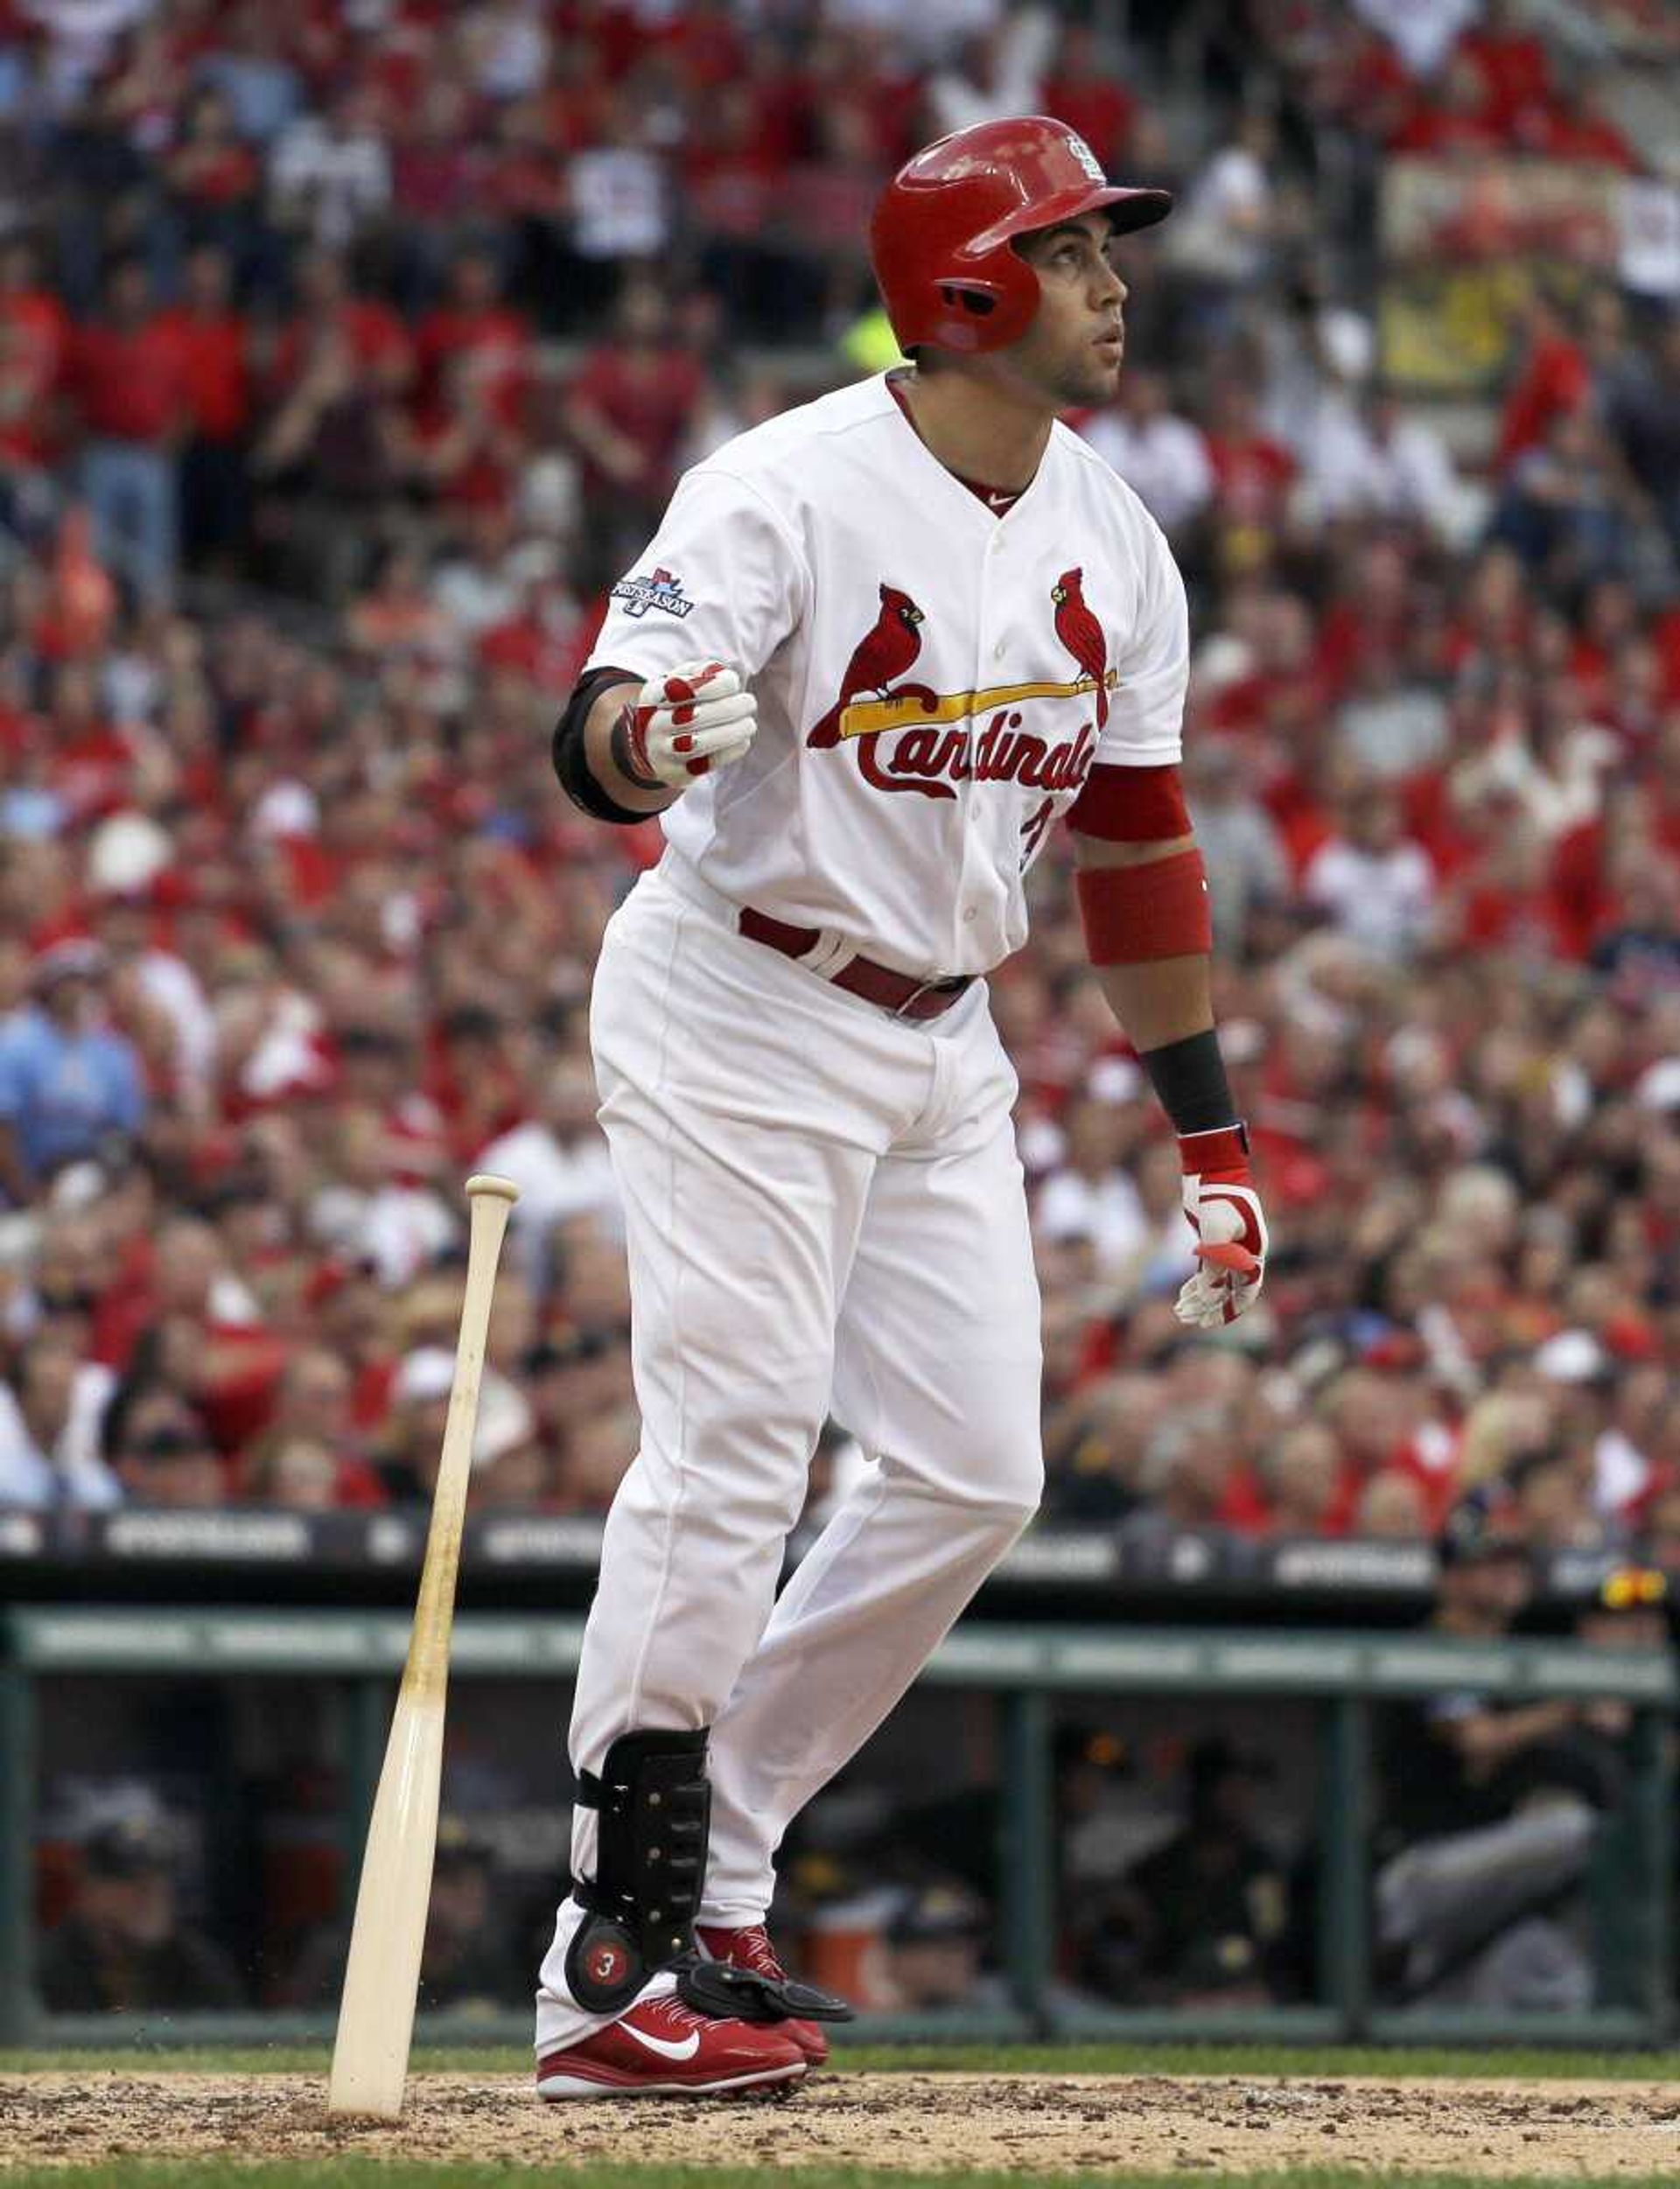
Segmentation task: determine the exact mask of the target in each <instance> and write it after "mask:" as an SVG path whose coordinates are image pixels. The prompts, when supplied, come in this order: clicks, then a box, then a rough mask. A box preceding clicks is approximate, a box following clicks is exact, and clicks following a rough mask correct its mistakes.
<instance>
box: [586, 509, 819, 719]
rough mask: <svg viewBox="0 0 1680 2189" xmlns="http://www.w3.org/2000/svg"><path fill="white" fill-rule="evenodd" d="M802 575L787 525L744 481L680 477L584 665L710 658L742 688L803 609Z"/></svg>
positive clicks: (633, 665) (645, 668)
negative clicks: (727, 668) (733, 671)
mask: <svg viewBox="0 0 1680 2189" xmlns="http://www.w3.org/2000/svg"><path fill="white" fill-rule="evenodd" d="M809 594H810V572H809V569H808V567H807V565H806V562H805V558H804V556H803V554H802V551H801V549H800V546H799V542H798V541H797V540H796V539H795V536H794V534H793V533H792V531H791V530H790V529H789V528H788V525H787V523H786V521H785V520H784V519H783V518H782V517H781V516H780V515H779V514H777V513H776V512H775V511H774V510H773V509H772V507H770V505H769V503H768V502H767V500H765V499H764V497H763V496H762V495H761V494H760V493H759V492H758V491H757V489H756V488H755V487H754V486H752V485H751V483H750V482H749V481H747V480H746V479H739V478H738V477H736V476H735V475H734V474H733V473H732V472H727V471H724V470H720V469H718V468H715V467H713V466H711V465H702V466H699V467H697V469H695V470H694V471H691V472H687V473H686V474H685V475H684V477H683V479H682V480H681V481H680V482H679V484H678V486H677V489H676V493H675V494H673V496H672V497H671V501H670V507H669V508H668V509H667V510H666V512H665V516H664V520H663V521H662V523H661V525H660V528H659V530H658V532H657V533H656V534H655V537H654V540H653V542H652V544H651V545H650V546H649V547H648V550H647V552H646V553H645V554H644V555H643V556H642V557H641V561H640V562H639V563H637V564H636V566H635V568H634V570H633V571H631V572H629V573H628V574H627V576H625V577H621V578H620V580H619V582H618V584H616V585H614V586H613V591H612V593H611V596H610V598H609V599H608V602H607V613H606V621H605V622H604V623H603V624H602V626H601V631H600V636H599V637H598V639H597V640H596V642H595V649H594V652H593V653H592V654H591V655H590V658H589V661H588V663H587V668H591V669H594V668H623V669H634V670H635V671H636V672H637V673H638V674H639V675H641V676H643V677H648V676H656V675H659V674H660V673H661V672H662V670H665V669H669V668H676V666H677V665H678V664H679V663H680V662H683V661H698V660H704V659H707V658H712V659H715V660H717V661H726V662H728V663H730V664H731V665H732V667H733V668H738V669H739V671H740V673H741V676H742V679H743V681H744V682H750V681H751V680H752V679H753V677H755V676H756V675H759V673H760V671H761V670H762V669H763V668H764V667H765V665H766V663H767V661H769V660H770V658H771V656H772V655H773V654H774V653H775V651H776V649H777V647H780V646H781V644H782V643H783V641H784V640H786V639H787V638H788V635H789V633H791V632H792V631H793V630H794V629H795V626H796V625H797V624H798V622H799V621H800V619H801V618H802V615H803V614H804V612H805V608H806V604H807V601H808V600H809Z"/></svg>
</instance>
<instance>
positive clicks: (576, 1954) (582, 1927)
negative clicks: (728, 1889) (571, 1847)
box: [566, 1726, 711, 2014]
mask: <svg viewBox="0 0 1680 2189" xmlns="http://www.w3.org/2000/svg"><path fill="white" fill-rule="evenodd" d="M576 1798H577V1801H579V1802H580V1803H581V1804H582V1805H583V1807H584V1808H591V1809H597V1810H598V1811H599V1813H600V1820H601V1822H600V1836H599V1839H598V1844H597V1847H596V1852H595V1875H594V1877H593V1878H576V1879H574V1881H573V1884H572V1888H571V1897H572V1899H574V1900H576V1901H577V1904H578V1906H580V1907H582V1908H583V1909H584V1911H585V1913H584V1920H583V1921H582V1923H580V1924H579V1925H578V1927H577V1935H576V1937H575V1938H574V1939H573V1940H572V1941H571V1944H570V1947H569V1948H567V1950H566V1983H567V1985H568V1987H569V1988H570V1992H571V1996H572V1997H573V1998H574V1999H575V2000H576V2001H577V2004H578V2005H579V2006H580V2007H582V2008H583V2009H584V2012H585V2013H588V2014H618V2013H620V2012H621V2011H623V2009H624V2008H626V2007H627V2006H628V2005H629V2004H630V2002H631V2001H632V2000H633V1999H634V1997H635V1996H636V1994H637V1993H638V1992H639V1991H640V1990H641V1988H642V1986H643V1985H644V1984H645V1983H647V1982H648V1978H649V1977H650V1976H653V1975H654V1974H655V1971H656V1970H658V1969H669V1967H670V1965H671V1963H672V1962H675V1961H680V1960H681V1959H682V1958H683V1955H684V1954H687V1953H689V1952H690V1951H691V1950H692V1948H693V1946H694V1919H695V1916H696V1914H697V1913H698V1911H699V1906H700V1893H701V1888H702V1887H703V1886H704V1883H705V1877H706V1831H707V1826H708V1824H709V1822H710V1820H711V1787H710V1786H708V1785H707V1783H706V1728H705V1727H704V1726H702V1727H701V1729H700V1730H699V1731H698V1732H694V1733H656V1732H641V1733H620V1736H619V1738H617V1740H615V1741H614V1742H613V1745H612V1746H611V1747H610V1748H609V1749H608V1750H607V1752H606V1762H605V1763H604V1764H603V1765H602V1766H601V1773H600V1776H599V1778H597V1777H596V1775H595V1773H593V1772H592V1771H583V1772H579V1773H578V1774H577V1797H576Z"/></svg>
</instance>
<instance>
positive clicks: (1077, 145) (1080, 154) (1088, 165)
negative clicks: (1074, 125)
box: [1068, 129, 1109, 188]
mask: <svg viewBox="0 0 1680 2189" xmlns="http://www.w3.org/2000/svg"><path fill="white" fill-rule="evenodd" d="M1068 150H1069V151H1070V152H1071V153H1072V154H1073V156H1074V157H1075V159H1076V160H1077V161H1078V162H1079V164H1080V165H1081V166H1082V168H1083V169H1084V170H1085V172H1086V173H1087V174H1088V175H1089V177H1090V178H1091V180H1092V181H1093V182H1094V183H1096V185H1098V187H1099V188H1100V187H1101V186H1102V185H1103V184H1104V183H1106V182H1107V181H1108V179H1109V178H1108V177H1107V176H1106V175H1105V174H1104V173H1103V163H1102V161H1101V160H1100V159H1098V157H1096V153H1095V152H1094V151H1093V150H1091V148H1090V146H1089V144H1088V143H1086V142H1085V140H1084V138H1083V137H1082V136H1075V134H1074V132H1073V131H1072V130H1071V129H1070V130H1069V131H1068Z"/></svg>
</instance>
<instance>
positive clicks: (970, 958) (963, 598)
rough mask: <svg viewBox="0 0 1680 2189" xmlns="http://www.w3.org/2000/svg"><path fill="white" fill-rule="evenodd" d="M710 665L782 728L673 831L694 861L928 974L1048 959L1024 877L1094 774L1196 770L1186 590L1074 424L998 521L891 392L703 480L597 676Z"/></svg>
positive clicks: (793, 428)
mask: <svg viewBox="0 0 1680 2189" xmlns="http://www.w3.org/2000/svg"><path fill="white" fill-rule="evenodd" d="M707 656H711V657H715V658H716V659H717V660H718V661H726V662H729V663H732V665H734V666H735V667H736V668H738V669H739V670H740V671H741V673H742V674H743V675H744V676H745V677H746V681H747V682H749V683H750V684H751V686H752V688H753V691H754V693H755V694H756V696H757V698H758V703H759V731H758V735H757V737H756V738H755V739H754V741H753V746H752V749H751V751H750V752H748V753H747V755H746V758H745V759H742V760H740V761H739V762H737V763H736V764H734V765H733V766H729V767H726V768H722V769H719V770H718V771H717V772H716V773H714V774H711V775H710V776H706V777H703V778H701V779H699V780H697V782H696V784H695V786H694V787H693V788H692V789H690V790H688V791H686V792H684V794H683V796H682V797H681V798H680V799H678V800H677V801H676V804H675V805H674V806H672V807H671V808H669V810H668V811H667V812H666V814H665V815H663V817H662V825H663V827H664V830H665V834H666V836H667V837H668V838H669V842H670V843H671V845H672V846H673V848H674V849H675V850H676V852H678V853H679V854H680V855H681V856H682V857H684V858H685V859H687V860H688V861H690V863H691V864H693V866H694V867H696V868H697V870H698V871H699V873H700V875H701V877H702V878H704V881H706V882H707V883H708V884H710V885H711V887H712V888H713V889H715V890H717V891H718V892H721V893H722V894H723V895H724V896H725V897H726V898H728V899H732V901H733V902H735V903H737V904H741V905H753V906H756V907H757V908H758V909H759V910H760V911H762V912H766V913H771V914H772V915H774V917H776V918H778V919H781V920H788V921H789V922H792V923H793V924H795V925H797V926H800V927H817V928H823V929H826V930H829V931H830V932H832V933H833V934H836V935H837V937H841V938H844V939H845V940H847V941H850V942H851V943H852V944H853V945H854V946H855V947H856V948H858V949H860V950H862V951H863V952H864V953H865V955H869V956H871V957H874V958H878V959H879V960H881V961H882V962H885V963H886V964H889V965H892V966H894V967H897V968H898V969H900V970H902V971H905V972H907V973H912V974H915V975H918V976H936V975H940V974H957V973H984V972H986V971H988V970H989V969H991V967H992V966H994V965H996V964H998V962H999V961H1000V960H1001V959H1003V958H1005V957H1007V956H1008V955H1010V954H1011V953H1012V951H1015V950H1018V949H1019V948H1020V947H1021V945H1022V943H1023V942H1025V941H1026V930H1027V918H1026V898H1025V894H1024V891H1023V886H1022V878H1023V877H1024V875H1025V874H1026V870H1027V868H1028V867H1029V866H1030V865H1031V864H1032V863H1033V859H1034V857H1036V856H1037V854H1038V852H1039V850H1040V848H1041V847H1042V845H1043V843H1044V840H1045V837H1046V836H1047V834H1048V832H1049V829H1050V826H1051V824H1052V822H1054V820H1055V819H1056V817H1057V816H1058V815H1061V813H1063V812H1065V811H1066V810H1067V808H1068V807H1069V806H1070V805H1071V804H1072V803H1073V801H1074V800H1075V797H1076V796H1077V794H1078V793H1079V790H1080V787H1081V786H1082V784H1083V782H1084V780H1085V779H1086V777H1087V776H1088V775H1089V772H1090V770H1091V768H1092V766H1093V765H1095V764H1096V763H1097V762H1099V761H1101V762H1103V763H1104V764H1109V765H1119V766H1161V765H1164V764H1166V763H1170V762H1173V761H1176V760H1177V759H1178V758H1179V754H1180V726H1181V718H1182V715H1183V708H1184V694H1185V685H1186V682H1187V675H1188V668H1189V640H1188V629H1187V611H1186V604H1185V595H1184V585H1183V582H1182V580H1181V579H1180V576H1179V573H1178V570H1177V567H1176V565H1175V564H1174V563H1173V558H1172V555H1171V553H1170V551H1169V550H1168V548H1167V545H1166V541H1165V539H1164V538H1163V537H1162V535H1161V532H1160V529H1159V527H1158V526H1157V524H1156V523H1155V521H1154V520H1153V519H1152V517H1151V516H1150V514H1149V513H1148V512H1147V510H1146V509H1145V507H1144V506H1143V504H1142V502H1141V501H1140V500H1138V497H1137V495H1136V494H1135V493H1132V491H1131V488H1130V487H1129V486H1126V485H1125V483H1124V481H1123V480H1122V479H1118V478H1117V477H1116V475H1115V473H1114V472H1112V471H1111V470H1110V467H1109V466H1108V465H1106V464H1105V463H1104V462H1103V459H1102V458H1101V457H1099V456H1098V455H1097V454H1096V452H1095V451H1092V450H1091V449H1089V447H1087V445H1086V444H1084V443H1083V442H1082V440H1080V438H1079V437H1078V436H1077V435H1075V434H1074V433H1072V432H1070V431H1069V430H1068V428H1066V427H1065V426H1062V425H1060V424H1058V425H1056V426H1054V428H1053V429H1052V431H1051V435H1050V440H1049V444H1048V446H1047V448H1046V450H1045V453H1044V458H1043V460H1042V462H1041V463H1040V466H1039V470H1038V472H1037V475H1036V477H1035V478H1034V479H1033V483H1032V485H1031V486H1028V487H1027V489H1026V492H1025V493H1022V494H1021V495H1020V496H1019V499H1018V500H1016V501H1015V502H1014V503H1013V505H1012V507H1010V508H1008V509H1007V511H1006V512H1005V514H1003V515H1001V516H998V515H995V514H993V513H992V511H991V509H989V508H988V507H986V506H985V504H984V502H983V501H982V500H980V499H979V497H978V496H977V494H976V493H974V492H973V491H972V489H971V488H970V487H968V486H964V485H963V483H962V481H961V480H959V479H956V478H954V477H953V476H952V475H951V473H950V472H948V471H947V470H946V469H945V467H944V466H943V465H942V464H941V463H940V462H939V460H938V459H937V458H935V456H934V455H933V454H932V453H931V452H930V451H928V449H927V448H926V447H925V446H924V445H923V444H922V442H921V439H920V438H919V437H918V436H917V434H916V431H915V429H914V426H913V425H912V424H911V423H910V421H909V420H908V419H907V417H906V416H904V414H903V412H902V410H901V409H900V406H899V404H898V402H897V401H896V399H895V397H894V395H893V391H892V389H891V388H889V387H888V385H887V383H886V378H885V376H882V377H878V378H876V379H873V380H870V381H864V382H863V383H861V384H860V385H858V386H856V387H851V388H844V389H843V390H841V391H840V392H839V393H838V394H836V395H825V396H823V398H821V400H819V401H818V402H812V403H808V404H805V405H804V406H802V408H800V409H795V410H791V411H788V412H787V413H785V414H784V415H783V416H781V417H778V418H774V419H772V420H770V421H769V422H768V423H767V424H764V425H761V426H757V427H755V428H754V429H753V430H752V431H751V432H749V433H744V434H742V435H740V436H739V438H737V439H736V440H733V441H731V442H729V443H727V444H725V446H724V447H723V448H721V449H719V450H718V451H716V452H715V453H714V454H712V455H711V456H709V457H707V458H705V460H704V463H701V464H699V465H696V467H695V468H694V469H693V470H692V471H690V472H688V473H687V474H686V475H685V476H684V478H683V480H682V481H681V483H680V485H679V486H678V487H677V490H676V494H675V495H674V496H673V498H672V500H671V505H670V507H669V510H668V511H667V513H666V516H665V521H664V522H663V523H662V526H661V527H660V529H659V533H658V535H657V537H656V538H655V541H654V542H653V544H652V546H651V547H650V548H649V549H648V553H647V555H646V556H645V557H644V558H643V560H642V562H641V563H640V564H639V565H638V567H637V570H635V572H634V574H633V575H631V576H629V577H626V578H624V579H622V580H621V581H620V583H619V584H617V585H615V586H614V587H613V598H612V601H611V604H610V608H609V612H608V615H607V618H606V622H605V624H604V625H603V626H602V629H601V633H600V637H599V640H598V643H597V645H596V647H595V651H594V653H593V654H592V655H591V661H590V664H589V666H590V667H591V668H606V667H613V668H622V669H626V670H628V671H630V672H632V673H634V675H639V676H642V677H648V676H652V675H656V674H657V673H659V672H660V671H662V670H664V669H669V668H673V667H675V666H676V664H677V663H679V662H682V661H693V660H696V659H703V658H705V657H707Z"/></svg>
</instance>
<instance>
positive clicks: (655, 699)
mask: <svg viewBox="0 0 1680 2189" xmlns="http://www.w3.org/2000/svg"><path fill="white" fill-rule="evenodd" d="M758 712H759V703H758V701H757V700H756V699H755V698H754V697H753V694H752V693H751V692H750V691H747V690H746V689H744V687H743V686H742V683H741V680H740V677H739V675H737V674H736V672H735V670H733V669H732V668H730V666H729V664H728V663H727V662H726V661H684V662H683V663H682V664H681V665H680V666H679V667H678V668H672V669H667V670H666V671H665V672H664V674H663V675H660V676H650V677H649V678H648V682H646V683H645V684H644V685H643V686H642V688H641V691H640V692H639V693H638V695H637V696H636V698H635V700H634V703H633V704H632V705H630V706H628V707H627V708H626V709H625V710H624V712H623V713H622V714H621V715H620V717H619V719H618V721H617V722H616V723H615V724H614V725H613V743H612V752H613V759H614V761H615V762H616V763H617V765H618V766H620V768H621V769H622V770H623V771H624V773H626V774H627V776H628V777H629V778H630V780H631V781H632V782H633V783H634V784H635V785H636V787H637V788H638V789H639V790H686V789H687V788H688V787H689V785H690V783H691V782H692V781H693V780H694V779H695V777H696V776H697V775H706V774H710V773H711V770H712V769H713V768H718V767H727V766H729V765H730V764H731V762H732V761H734V760H739V759H741V757H742V756H743V755H744V754H745V752H746V749H747V747H748V746H749V745H751V744H752V742H753V731H755V730H756V729H757V728H758V726H759V724H758Z"/></svg>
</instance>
